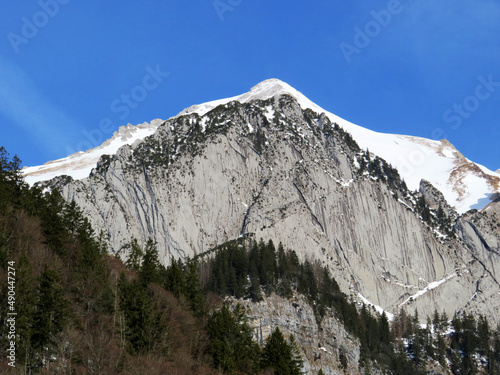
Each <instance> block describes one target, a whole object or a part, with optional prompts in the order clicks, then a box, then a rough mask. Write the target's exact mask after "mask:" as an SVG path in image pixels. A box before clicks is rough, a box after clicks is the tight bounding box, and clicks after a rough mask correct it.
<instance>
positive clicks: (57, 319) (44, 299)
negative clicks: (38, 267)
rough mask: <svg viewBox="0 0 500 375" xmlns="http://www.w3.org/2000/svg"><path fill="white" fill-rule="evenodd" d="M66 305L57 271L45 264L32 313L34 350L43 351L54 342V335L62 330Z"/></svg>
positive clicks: (65, 315)
mask: <svg viewBox="0 0 500 375" xmlns="http://www.w3.org/2000/svg"><path fill="white" fill-rule="evenodd" d="M67 305H68V302H67V301H66V299H65V298H64V292H63V288H62V285H61V277H60V275H59V273H58V272H57V271H56V270H53V269H50V268H48V267H47V266H45V268H44V270H43V272H42V274H41V275H40V277H39V286H38V289H37V301H36V304H35V311H34V313H33V323H34V329H33V335H32V338H31V343H32V346H33V347H34V348H35V350H39V351H45V350H46V348H47V347H49V348H50V347H51V346H53V345H54V344H55V337H56V335H57V334H58V333H59V332H61V331H62V329H63V326H64V321H65V319H66V318H67Z"/></svg>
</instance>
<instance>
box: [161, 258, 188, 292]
mask: <svg viewBox="0 0 500 375" xmlns="http://www.w3.org/2000/svg"><path fill="white" fill-rule="evenodd" d="M183 268H184V265H183V264H182V261H176V260H175V259H173V258H172V259H171V261H170V266H168V267H167V269H166V271H165V289H167V290H169V291H171V292H172V293H173V294H174V296H175V297H176V298H179V296H180V295H182V294H184V293H185V291H186V280H185V277H184V273H183V272H182V270H183Z"/></svg>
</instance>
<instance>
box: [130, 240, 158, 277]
mask: <svg viewBox="0 0 500 375" xmlns="http://www.w3.org/2000/svg"><path fill="white" fill-rule="evenodd" d="M135 246H137V243H136V245H132V248H134V247H135ZM135 252H137V253H136V254H135V255H134V258H136V259H135V260H133V261H132V262H133V264H132V265H131V266H132V267H134V268H135V267H137V266H138V267H139V268H138V269H137V270H138V271H139V277H140V279H141V281H142V283H143V284H144V285H148V284H150V283H158V284H159V283H160V281H161V277H160V271H161V269H162V265H161V263H160V260H159V259H158V249H157V247H156V243H155V242H154V241H153V240H152V239H149V240H148V242H147V243H146V247H145V249H144V251H142V249H140V247H139V248H137V249H136V250H135ZM140 254H144V255H143V256H142V263H141V264H140V265H137V264H135V263H136V262H139V261H140V260H139V259H138V258H140ZM131 255H132V253H131ZM130 259H131V258H130V257H129V260H130Z"/></svg>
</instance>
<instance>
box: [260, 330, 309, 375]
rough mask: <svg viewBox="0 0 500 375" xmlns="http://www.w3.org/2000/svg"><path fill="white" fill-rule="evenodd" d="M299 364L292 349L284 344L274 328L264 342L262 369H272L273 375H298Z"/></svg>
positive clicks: (299, 372)
mask: <svg viewBox="0 0 500 375" xmlns="http://www.w3.org/2000/svg"><path fill="white" fill-rule="evenodd" d="M299 362H300V361H299V360H298V359H297V357H296V355H295V354H294V348H292V346H291V345H290V344H289V343H287V342H286V340H285V338H284V337H283V334H282V333H281V331H280V329H279V328H276V329H275V330H274V331H273V332H272V333H271V335H269V337H268V338H267V340H266V344H265V346H264V349H263V352H262V360H261V366H262V368H263V369H266V368H272V369H274V373H275V375H299V374H301V369H300V364H299Z"/></svg>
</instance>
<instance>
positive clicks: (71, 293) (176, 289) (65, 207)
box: [0, 148, 500, 375]
mask: <svg viewBox="0 0 500 375" xmlns="http://www.w3.org/2000/svg"><path fill="white" fill-rule="evenodd" d="M19 165H20V160H19V159H17V158H16V157H14V158H10V157H9V155H8V153H7V152H6V150H5V149H3V148H0V311H1V315H0V316H1V317H2V325H1V331H0V339H1V340H0V372H2V373H19V374H25V373H32V374H35V373H41V374H178V375H181V374H217V373H221V372H222V373H227V374H272V373H275V374H299V373H300V371H301V370H300V369H301V363H302V360H303V358H301V355H300V345H299V344H298V343H297V341H296V340H295V338H294V336H293V335H291V336H289V337H285V336H284V335H283V334H282V332H281V331H280V329H279V328H277V329H275V330H273V332H271V334H270V335H269V336H268V337H267V338H266V340H265V342H264V343H263V345H258V344H257V342H256V341H255V339H254V337H253V333H252V330H251V328H250V326H249V325H248V323H247V319H246V316H245V310H244V309H243V308H242V307H241V306H239V305H238V304H235V303H230V302H229V300H227V299H225V297H228V296H232V297H235V298H236V299H251V300H253V301H254V302H257V301H260V300H262V299H264V298H266V296H269V295H271V294H273V293H274V294H278V295H280V296H283V297H285V298H291V297H293V296H294V295H296V294H301V295H304V296H306V298H307V300H308V301H309V304H310V305H311V306H312V307H313V310H314V314H315V317H314V318H315V319H316V320H317V322H318V323H319V324H321V321H322V319H324V317H325V316H327V315H328V316H334V317H336V319H338V320H339V321H340V322H341V323H342V324H343V325H344V327H345V329H346V330H347V331H348V332H349V333H350V334H351V335H352V336H353V337H355V338H356V339H357V340H359V343H360V352H361V355H360V362H359V364H358V365H359V369H360V372H361V373H368V372H369V371H379V370H381V371H387V372H389V373H394V374H402V373H405V374H419V373H426V369H427V368H428V367H429V366H432V367H433V368H435V369H438V370H439V371H442V372H452V373H454V374H473V373H481V372H482V373H491V374H498V373H499V364H500V358H499V355H500V339H499V330H498V329H496V330H494V329H493V328H492V327H489V325H488V323H487V321H486V319H484V318H482V317H474V316H472V315H463V316H461V315H456V316H454V317H450V319H451V323H450V322H449V321H448V317H446V316H443V314H439V313H438V312H434V315H433V316H430V320H429V324H427V326H426V327H425V328H424V327H422V326H420V325H419V324H418V317H417V316H416V314H417V312H413V311H412V312H408V313H406V312H404V311H402V312H401V313H400V314H399V315H397V316H396V317H395V319H394V321H392V322H390V321H389V320H388V318H387V316H386V315H385V314H383V315H379V314H376V313H375V312H373V311H372V310H371V309H369V308H368V307H367V306H364V305H363V306H361V305H358V304H356V303H355V302H354V301H352V300H351V299H350V298H349V297H348V296H347V295H345V294H344V293H342V292H341V291H340V288H339V286H338V284H337V282H336V280H334V279H333V278H332V277H331V275H330V273H329V271H328V269H327V268H326V267H323V266H322V265H321V264H320V263H319V262H316V261H315V260H313V259H310V260H306V261H304V262H300V261H299V258H298V257H297V255H296V253H295V251H294V250H289V249H284V248H283V246H281V245H278V246H277V247H276V246H275V244H274V243H273V242H272V241H270V240H269V241H267V242H264V241H255V240H254V239H253V238H241V239H238V240H234V241H230V242H228V243H226V244H223V245H221V246H219V247H217V248H215V249H213V250H211V251H209V252H207V253H204V254H200V255H198V256H196V257H195V258H193V259H184V260H176V259H172V260H171V262H170V264H169V266H168V267H165V266H164V265H162V264H161V263H160V262H159V260H158V252H157V249H156V245H155V243H154V242H153V241H148V242H147V243H144V244H142V243H139V242H138V241H137V240H134V239H131V241H130V243H129V244H128V245H127V246H126V247H124V248H123V249H122V251H123V254H126V261H125V263H123V262H122V261H121V260H120V259H119V258H117V257H115V256H113V255H111V254H108V252H107V248H106V238H105V237H104V236H103V235H102V234H100V233H97V232H95V231H94V230H93V229H92V228H91V226H90V225H89V222H88V221H87V219H86V218H85V217H83V215H82V213H81V211H80V210H79V208H78V207H77V206H76V205H75V204H74V203H72V204H67V203H65V202H64V200H63V199H62V198H61V196H60V194H59V193H58V192H57V191H56V190H53V191H47V192H43V191H41V190H40V189H37V188H28V186H27V185H25V184H24V182H23V180H22V178H21V177H20V173H19ZM225 301H226V302H225ZM420 313H421V314H424V315H432V314H430V312H420ZM410 315H411V316H410ZM12 318H14V319H13V320H12ZM12 322H14V323H12ZM12 327H14V328H12ZM12 334H13V335H14V336H12V338H11V335H12ZM12 343H13V344H12ZM12 345H14V347H15V355H14V356H12V352H9V349H10V348H11V347H12ZM12 357H15V358H14V359H12ZM342 361H343V359H342V358H341V359H340V362H341V363H342ZM13 365H15V367H13ZM330 370H332V369H330ZM339 370H340V371H341V370H342V368H340V369H339ZM325 371H327V369H325Z"/></svg>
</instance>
